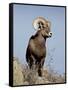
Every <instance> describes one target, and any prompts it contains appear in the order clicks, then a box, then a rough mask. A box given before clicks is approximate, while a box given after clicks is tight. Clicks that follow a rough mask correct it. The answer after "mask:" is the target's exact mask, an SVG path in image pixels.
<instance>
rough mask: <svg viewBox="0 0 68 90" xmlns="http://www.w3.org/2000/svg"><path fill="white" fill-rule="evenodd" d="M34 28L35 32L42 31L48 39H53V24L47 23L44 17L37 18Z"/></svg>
mask: <svg viewBox="0 0 68 90" xmlns="http://www.w3.org/2000/svg"><path fill="white" fill-rule="evenodd" d="M33 27H34V29H35V30H41V31H42V35H45V36H46V37H51V36H52V32H51V31H50V28H51V22H50V21H47V20H46V19H45V18H43V17H37V18H36V19H35V20H34V21H33Z"/></svg>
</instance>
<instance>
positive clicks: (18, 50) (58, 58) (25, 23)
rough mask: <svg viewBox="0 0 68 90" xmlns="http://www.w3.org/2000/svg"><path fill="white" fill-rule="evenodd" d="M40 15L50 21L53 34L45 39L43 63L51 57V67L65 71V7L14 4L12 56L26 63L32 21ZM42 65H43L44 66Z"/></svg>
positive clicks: (32, 31) (32, 29)
mask: <svg viewBox="0 0 68 90" xmlns="http://www.w3.org/2000/svg"><path fill="white" fill-rule="evenodd" d="M38 16H42V17H44V18H45V19H47V20H49V21H51V31H52V33H53V36H52V37H51V38H49V39H47V41H46V47H47V56H46V59H45V65H46V64H48V63H50V61H51V59H52V63H51V65H52V68H53V69H54V70H55V71H57V72H58V73H60V74H62V73H64V72H65V8H64V7H50V6H49V7H48V6H29V5H18V4H14V21H13V24H14V27H13V34H14V39H13V43H14V51H13V53H14V57H17V58H19V60H20V62H21V63H25V64H26V58H25V53H26V48H27V45H28V41H29V38H30V37H31V35H33V34H35V32H36V31H35V30H34V28H33V26H32V21H33V20H34V19H35V18H36V17H38ZM45 65H44V66H45Z"/></svg>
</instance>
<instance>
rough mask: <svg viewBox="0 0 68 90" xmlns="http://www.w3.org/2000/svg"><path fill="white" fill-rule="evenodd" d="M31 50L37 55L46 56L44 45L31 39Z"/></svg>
mask: <svg viewBox="0 0 68 90" xmlns="http://www.w3.org/2000/svg"><path fill="white" fill-rule="evenodd" d="M31 50H32V52H33V53H34V54H35V55H37V56H38V57H45V56H46V47H45V45H44V44H41V43H39V42H38V41H35V42H34V41H31Z"/></svg>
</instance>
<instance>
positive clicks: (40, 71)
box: [38, 58, 45, 77]
mask: <svg viewBox="0 0 68 90" xmlns="http://www.w3.org/2000/svg"><path fill="white" fill-rule="evenodd" d="M44 60H45V59H44V58H43V59H41V61H40V63H39V64H38V75H39V76H40V77H42V75H43V74H42V73H43V72H42V71H43V65H44Z"/></svg>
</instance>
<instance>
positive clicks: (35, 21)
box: [33, 17, 47, 30]
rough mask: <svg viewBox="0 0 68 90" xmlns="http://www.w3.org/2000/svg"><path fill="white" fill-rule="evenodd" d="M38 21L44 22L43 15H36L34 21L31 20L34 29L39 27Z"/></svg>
mask: <svg viewBox="0 0 68 90" xmlns="http://www.w3.org/2000/svg"><path fill="white" fill-rule="evenodd" d="M39 22H42V23H43V24H45V22H47V21H46V19H45V18H43V17H37V18H36V19H35V20H34V21H33V27H34V29H35V30H38V29H39V24H38V23H39Z"/></svg>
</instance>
